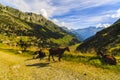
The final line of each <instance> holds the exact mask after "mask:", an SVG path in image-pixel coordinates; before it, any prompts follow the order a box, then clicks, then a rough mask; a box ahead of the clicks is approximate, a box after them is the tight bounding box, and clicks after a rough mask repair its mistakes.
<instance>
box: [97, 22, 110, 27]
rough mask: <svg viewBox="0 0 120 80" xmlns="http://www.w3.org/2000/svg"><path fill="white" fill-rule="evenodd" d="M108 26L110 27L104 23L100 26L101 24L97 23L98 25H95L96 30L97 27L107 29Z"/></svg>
mask: <svg viewBox="0 0 120 80" xmlns="http://www.w3.org/2000/svg"><path fill="white" fill-rule="evenodd" d="M110 25H111V24H108V23H106V24H101V23H99V24H97V25H96V27H97V28H99V27H104V28H107V27H109V26H110Z"/></svg>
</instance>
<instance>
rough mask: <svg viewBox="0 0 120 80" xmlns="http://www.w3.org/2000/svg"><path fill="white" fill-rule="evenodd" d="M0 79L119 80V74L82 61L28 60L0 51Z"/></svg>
mask: <svg viewBox="0 0 120 80" xmlns="http://www.w3.org/2000/svg"><path fill="white" fill-rule="evenodd" d="M0 80H120V74H116V73H113V72H110V71H108V70H103V69H100V68H95V67H93V66H89V65H84V64H82V63H79V64H77V63H72V62H66V61H62V62H52V61H51V62H48V61H47V60H46V59H44V60H41V61H40V60H37V59H36V60H30V59H29V58H28V57H22V56H20V55H13V54H6V53H4V52H0Z"/></svg>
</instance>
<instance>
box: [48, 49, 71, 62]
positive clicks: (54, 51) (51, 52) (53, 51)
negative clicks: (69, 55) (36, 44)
mask: <svg viewBox="0 0 120 80" xmlns="http://www.w3.org/2000/svg"><path fill="white" fill-rule="evenodd" d="M66 50H67V51H69V52H70V50H69V47H65V48H53V49H52V48H51V49H49V57H48V60H49V61H50V56H52V59H53V61H55V60H54V57H53V56H55V55H57V56H58V60H59V61H60V59H61V58H62V55H63V53H64V52H65V51H66Z"/></svg>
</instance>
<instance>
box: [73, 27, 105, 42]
mask: <svg viewBox="0 0 120 80" xmlns="http://www.w3.org/2000/svg"><path fill="white" fill-rule="evenodd" d="M102 29H104V27H88V28H83V29H77V30H71V32H72V33H74V34H75V35H76V36H77V37H78V39H79V40H82V41H83V40H85V39H87V38H89V37H91V36H93V35H95V34H96V32H98V31H100V30H102Z"/></svg>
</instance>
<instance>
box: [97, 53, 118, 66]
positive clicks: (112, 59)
mask: <svg viewBox="0 0 120 80" xmlns="http://www.w3.org/2000/svg"><path fill="white" fill-rule="evenodd" d="M97 54H100V55H101V56H102V61H103V62H104V63H106V64H110V65H116V64H117V63H118V61H117V60H116V58H115V57H114V56H111V55H105V54H103V52H101V51H98V52H97Z"/></svg>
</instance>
